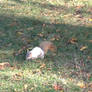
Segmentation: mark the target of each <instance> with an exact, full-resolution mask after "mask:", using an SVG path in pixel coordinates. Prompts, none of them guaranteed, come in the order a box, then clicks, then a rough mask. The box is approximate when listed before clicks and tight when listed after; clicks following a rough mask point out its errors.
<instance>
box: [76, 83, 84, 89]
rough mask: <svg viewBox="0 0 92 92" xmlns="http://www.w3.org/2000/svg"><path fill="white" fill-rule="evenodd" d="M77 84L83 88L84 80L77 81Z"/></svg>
mask: <svg viewBox="0 0 92 92" xmlns="http://www.w3.org/2000/svg"><path fill="white" fill-rule="evenodd" d="M77 86H79V87H80V88H85V84H84V82H81V81H80V82H78V83H77Z"/></svg>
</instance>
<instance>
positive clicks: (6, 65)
mask: <svg viewBox="0 0 92 92" xmlns="http://www.w3.org/2000/svg"><path fill="white" fill-rule="evenodd" d="M7 67H10V64H9V62H4V63H0V70H3V69H5V68H7Z"/></svg>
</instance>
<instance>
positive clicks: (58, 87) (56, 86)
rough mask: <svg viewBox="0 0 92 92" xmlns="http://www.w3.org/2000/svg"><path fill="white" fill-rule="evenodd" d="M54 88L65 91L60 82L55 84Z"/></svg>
mask: <svg viewBox="0 0 92 92" xmlns="http://www.w3.org/2000/svg"><path fill="white" fill-rule="evenodd" d="M53 88H54V89H55V90H62V91H63V88H62V87H61V86H60V85H59V84H54V85H53Z"/></svg>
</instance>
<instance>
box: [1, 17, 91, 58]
mask: <svg viewBox="0 0 92 92" xmlns="http://www.w3.org/2000/svg"><path fill="white" fill-rule="evenodd" d="M43 24H45V26H43ZM0 26H1V27H0V34H1V36H0V42H1V44H0V50H14V51H15V52H16V51H18V50H20V49H21V48H23V47H24V46H27V45H30V47H34V46H38V44H39V42H40V41H42V40H44V39H47V40H50V39H48V38H49V37H48V36H51V35H53V34H56V35H58V34H59V35H60V38H59V40H58V41H56V40H55V41H54V43H55V44H56V46H57V47H59V48H58V53H59V54H61V53H70V52H71V51H72V50H74V49H75V48H74V47H71V46H70V45H68V44H67V42H68V40H69V39H70V38H72V37H75V38H77V39H78V41H79V43H78V44H79V45H78V46H81V45H88V46H89V52H90V49H91V48H92V47H91V44H90V43H88V42H87V40H91V39H92V37H91V35H92V32H91V30H92V27H86V26H79V25H78V26H74V25H69V24H50V23H45V22H43V21H39V20H37V19H32V18H27V17H10V16H7V15H4V16H2V15H0ZM57 30H58V32H57ZM40 33H42V35H43V36H40V35H39V34H40ZM69 46H70V47H71V48H70V47H69ZM72 52H73V51H72ZM72 52H71V53H72ZM76 52H77V51H76ZM73 53H74V52H73ZM90 53H91V52H90ZM24 56H25V54H23V57H24ZM21 59H24V58H22V57H21Z"/></svg>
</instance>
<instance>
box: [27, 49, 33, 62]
mask: <svg viewBox="0 0 92 92" xmlns="http://www.w3.org/2000/svg"><path fill="white" fill-rule="evenodd" d="M30 59H32V53H31V51H27V54H26V60H30Z"/></svg>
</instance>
